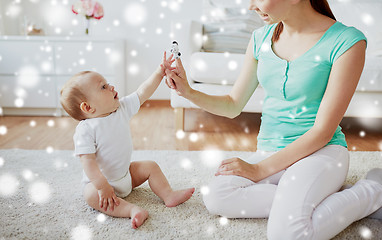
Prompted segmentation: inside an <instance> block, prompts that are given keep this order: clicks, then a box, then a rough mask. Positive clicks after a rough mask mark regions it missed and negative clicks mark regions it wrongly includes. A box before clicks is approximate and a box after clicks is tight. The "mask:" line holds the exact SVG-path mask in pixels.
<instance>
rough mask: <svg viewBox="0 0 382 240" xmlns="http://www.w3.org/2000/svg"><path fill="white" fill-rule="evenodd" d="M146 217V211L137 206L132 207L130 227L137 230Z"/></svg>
mask: <svg viewBox="0 0 382 240" xmlns="http://www.w3.org/2000/svg"><path fill="white" fill-rule="evenodd" d="M148 216H149V213H148V212H147V211H146V210H144V209H142V208H140V207H138V206H135V207H133V209H131V227H132V228H134V229H136V228H138V227H139V226H141V225H142V224H143V223H144V222H145V220H146V219H147V218H148Z"/></svg>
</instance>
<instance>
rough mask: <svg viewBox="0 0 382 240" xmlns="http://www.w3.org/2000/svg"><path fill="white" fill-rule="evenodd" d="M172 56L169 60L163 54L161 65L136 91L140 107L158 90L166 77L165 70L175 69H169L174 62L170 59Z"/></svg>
mask: <svg viewBox="0 0 382 240" xmlns="http://www.w3.org/2000/svg"><path fill="white" fill-rule="evenodd" d="M172 56H173V55H172V54H171V55H170V57H169V58H166V52H164V56H163V62H162V64H161V65H160V66H159V67H158V68H157V69H156V70H155V71H154V72H153V73H152V74H151V76H150V77H149V78H148V79H147V80H146V81H144V82H143V83H142V84H141V85H140V86H139V87H138V90H137V93H138V97H139V102H140V103H141V105H142V104H143V103H144V102H145V101H146V100H147V99H149V98H150V97H151V95H153V93H154V92H155V90H156V89H157V88H158V86H159V84H160V82H161V81H162V79H163V77H164V76H165V75H166V73H165V70H166V69H169V70H174V69H175V67H171V64H172V63H173V62H174V61H175V59H172Z"/></svg>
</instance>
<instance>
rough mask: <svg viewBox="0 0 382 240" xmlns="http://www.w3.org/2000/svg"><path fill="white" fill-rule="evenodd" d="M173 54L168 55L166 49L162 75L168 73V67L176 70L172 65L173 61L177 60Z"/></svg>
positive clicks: (161, 66)
mask: <svg viewBox="0 0 382 240" xmlns="http://www.w3.org/2000/svg"><path fill="white" fill-rule="evenodd" d="M172 57H173V54H171V55H170V57H168V58H167V57H166V51H164V54H163V62H162V64H161V65H160V68H161V71H162V76H163V77H164V76H165V75H166V69H168V70H170V71H172V70H175V69H176V68H175V67H171V65H172V63H173V62H174V61H175V59H172Z"/></svg>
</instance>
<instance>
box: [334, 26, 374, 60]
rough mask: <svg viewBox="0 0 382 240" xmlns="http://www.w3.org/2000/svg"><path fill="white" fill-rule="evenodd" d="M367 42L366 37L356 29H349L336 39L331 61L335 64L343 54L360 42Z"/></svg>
mask: <svg viewBox="0 0 382 240" xmlns="http://www.w3.org/2000/svg"><path fill="white" fill-rule="evenodd" d="M362 40H365V41H367V39H366V37H365V35H364V34H363V33H362V32H361V31H360V30H358V29H356V28H354V27H347V28H346V29H345V30H344V31H343V32H342V33H341V35H339V36H338V38H337V39H336V42H335V45H334V49H333V52H332V54H331V57H330V61H331V63H332V64H333V63H334V62H335V61H336V60H337V59H338V58H339V57H340V56H341V55H342V54H344V53H345V52H346V51H347V50H349V49H350V48H351V47H352V46H353V45H354V44H356V43H357V42H359V41H362Z"/></svg>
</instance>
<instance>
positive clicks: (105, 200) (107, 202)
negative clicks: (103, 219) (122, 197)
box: [98, 184, 119, 211]
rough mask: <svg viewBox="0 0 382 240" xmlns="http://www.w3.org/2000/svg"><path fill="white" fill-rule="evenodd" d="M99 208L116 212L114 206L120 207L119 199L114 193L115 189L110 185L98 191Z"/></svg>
mask: <svg viewBox="0 0 382 240" xmlns="http://www.w3.org/2000/svg"><path fill="white" fill-rule="evenodd" d="M98 196H99V207H100V208H103V209H104V210H105V211H107V208H108V207H109V209H110V210H111V211H114V205H115V206H118V205H119V199H118V198H117V196H116V195H115V193H114V188H113V187H112V186H110V184H106V185H105V186H104V187H103V188H101V189H100V190H98Z"/></svg>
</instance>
